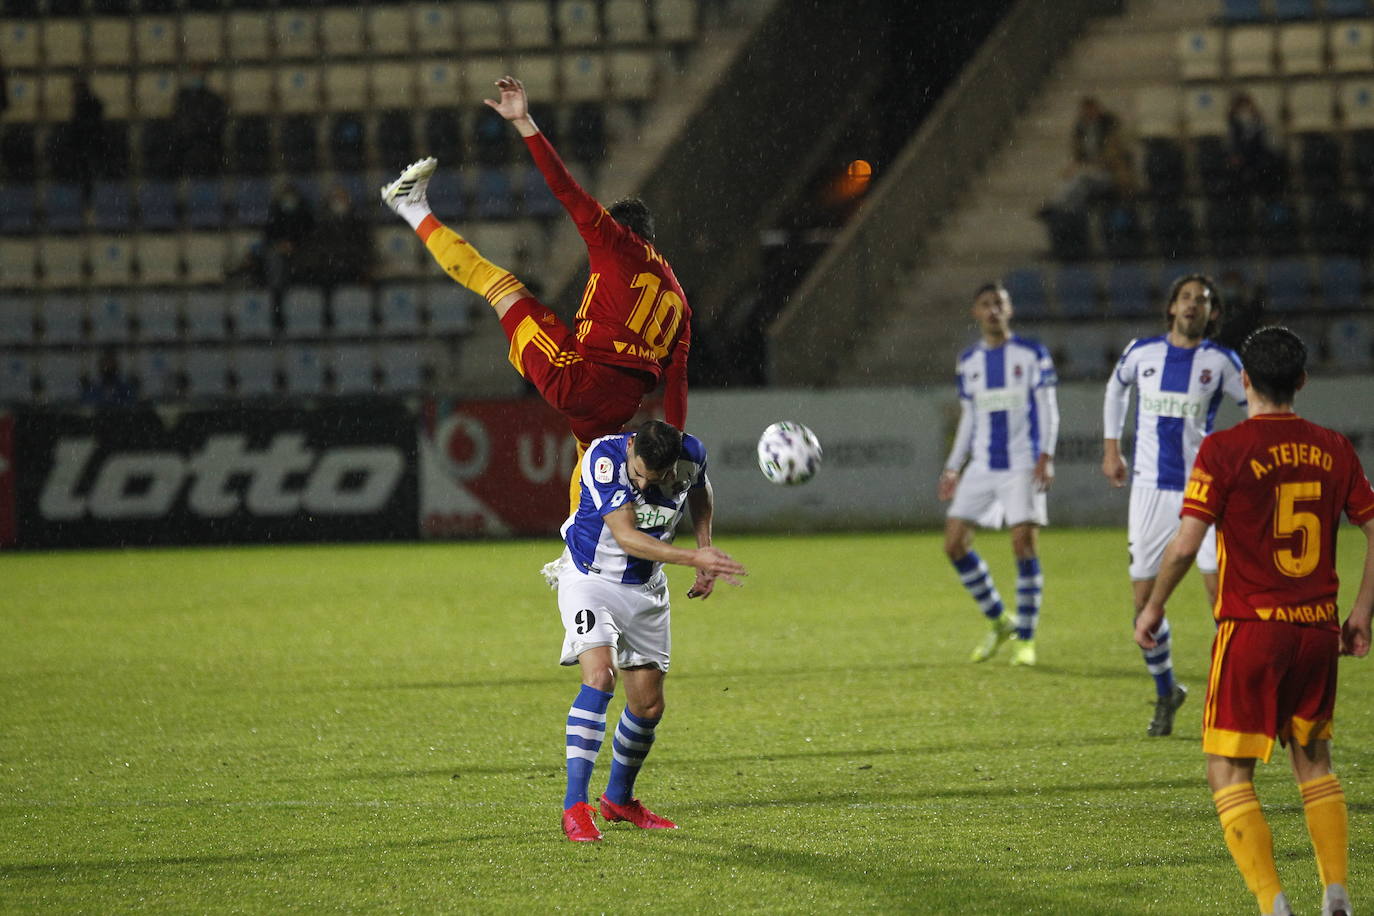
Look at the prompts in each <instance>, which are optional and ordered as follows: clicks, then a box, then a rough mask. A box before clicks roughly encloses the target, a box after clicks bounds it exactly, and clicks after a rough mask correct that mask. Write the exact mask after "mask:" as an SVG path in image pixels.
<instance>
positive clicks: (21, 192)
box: [0, 185, 38, 233]
mask: <svg viewBox="0 0 1374 916" xmlns="http://www.w3.org/2000/svg"><path fill="white" fill-rule="evenodd" d="M37 205H38V195H37V194H36V193H35V192H34V190H33V188H32V187H30V186H29V185H16V186H7V187H2V188H0V232H24V233H27V232H33V231H34V229H35V228H36V222H35V211H36V209H37Z"/></svg>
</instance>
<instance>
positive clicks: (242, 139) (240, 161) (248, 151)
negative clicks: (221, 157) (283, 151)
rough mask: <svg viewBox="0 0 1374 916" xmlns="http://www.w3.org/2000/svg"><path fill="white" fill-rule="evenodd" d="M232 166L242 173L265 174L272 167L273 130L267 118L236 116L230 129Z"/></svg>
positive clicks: (230, 160) (230, 158)
mask: <svg viewBox="0 0 1374 916" xmlns="http://www.w3.org/2000/svg"><path fill="white" fill-rule="evenodd" d="M229 162H230V168H231V169H232V170H233V171H234V172H236V173H238V174H240V175H265V174H267V172H268V171H270V169H271V167H272V132H271V128H270V127H269V125H268V121H267V118H265V117H263V116H261V115H247V116H243V117H239V118H236V119H235V120H234V122H233V124H232V126H231V127H230V129H229Z"/></svg>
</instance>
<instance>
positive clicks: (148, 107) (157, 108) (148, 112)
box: [134, 70, 177, 121]
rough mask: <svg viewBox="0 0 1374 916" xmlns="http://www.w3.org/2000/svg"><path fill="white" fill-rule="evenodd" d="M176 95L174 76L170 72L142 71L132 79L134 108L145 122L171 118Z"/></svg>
mask: <svg viewBox="0 0 1374 916" xmlns="http://www.w3.org/2000/svg"><path fill="white" fill-rule="evenodd" d="M176 93H177V82H176V74H175V73H174V72H173V71H171V70H143V71H140V72H139V73H138V75H137V76H136V77H135V78H134V107H135V108H136V109H137V110H138V116H139V117H140V118H142V119H143V120H145V121H146V120H148V119H150V118H169V117H171V115H172V106H173V104H174V103H175V101H176Z"/></svg>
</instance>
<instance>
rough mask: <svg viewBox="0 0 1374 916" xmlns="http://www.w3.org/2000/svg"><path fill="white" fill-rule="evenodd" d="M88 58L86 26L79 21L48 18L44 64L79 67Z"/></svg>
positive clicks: (44, 35) (44, 34)
mask: <svg viewBox="0 0 1374 916" xmlns="http://www.w3.org/2000/svg"><path fill="white" fill-rule="evenodd" d="M85 57H86V24H85V23H84V22H82V21H81V20H79V19H53V18H48V19H47V20H46V21H45V22H44V23H43V63H44V65H45V66H47V67H50V68H53V67H79V66H81V64H82V63H83V62H84V60H85Z"/></svg>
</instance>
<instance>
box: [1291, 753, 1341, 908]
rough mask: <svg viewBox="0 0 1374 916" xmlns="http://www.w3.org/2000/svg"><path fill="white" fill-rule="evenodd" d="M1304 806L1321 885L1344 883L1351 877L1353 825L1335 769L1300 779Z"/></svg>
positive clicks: (1299, 786)
mask: <svg viewBox="0 0 1374 916" xmlns="http://www.w3.org/2000/svg"><path fill="white" fill-rule="evenodd" d="M1298 791H1300V792H1301V793H1302V808H1303V812H1304V813H1305V814H1306V815H1307V832H1308V834H1309V835H1310V836H1311V837H1312V851H1313V852H1315V853H1316V856H1317V874H1319V875H1320V876H1321V879H1322V887H1326V886H1328V885H1331V884H1340V885H1345V884H1346V883H1347V878H1348V877H1349V872H1348V868H1349V855H1350V853H1349V849H1350V827H1349V820H1348V815H1347V810H1346V804H1345V791H1344V790H1343V789H1341V783H1340V780H1338V779H1337V778H1336V774H1335V773H1328V774H1326V775H1325V776H1319V777H1317V778H1316V779H1312V780H1308V781H1307V782H1301V783H1298Z"/></svg>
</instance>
